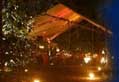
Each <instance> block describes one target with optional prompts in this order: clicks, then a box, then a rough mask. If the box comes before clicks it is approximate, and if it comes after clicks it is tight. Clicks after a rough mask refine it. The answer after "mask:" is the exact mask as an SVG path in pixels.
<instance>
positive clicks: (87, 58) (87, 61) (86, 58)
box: [84, 56, 91, 64]
mask: <svg viewBox="0 0 119 82" xmlns="http://www.w3.org/2000/svg"><path fill="white" fill-rule="evenodd" d="M90 61H91V57H90V56H87V57H85V58H84V62H85V63H86V64H87V63H89V62H90Z"/></svg>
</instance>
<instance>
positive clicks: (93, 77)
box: [89, 72, 95, 80]
mask: <svg viewBox="0 0 119 82" xmlns="http://www.w3.org/2000/svg"><path fill="white" fill-rule="evenodd" d="M89 79H90V80H94V79H95V74H94V73H93V72H91V73H89Z"/></svg>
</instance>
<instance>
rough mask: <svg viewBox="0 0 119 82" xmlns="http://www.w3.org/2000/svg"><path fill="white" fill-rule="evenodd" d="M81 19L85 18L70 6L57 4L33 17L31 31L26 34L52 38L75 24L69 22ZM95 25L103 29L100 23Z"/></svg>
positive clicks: (32, 36) (31, 36)
mask: <svg viewBox="0 0 119 82" xmlns="http://www.w3.org/2000/svg"><path fill="white" fill-rule="evenodd" d="M82 20H87V19H86V18H85V17H83V16H81V15H80V14H78V13H76V12H74V11H73V10H71V9H70V8H68V7H66V6H64V5H62V4H58V5H56V6H54V7H53V8H51V9H49V10H48V11H47V12H46V13H45V14H43V15H39V16H37V17H35V18H34V22H33V24H32V31H31V32H30V33H29V34H28V37H30V38H34V37H37V36H41V37H43V38H46V39H47V38H48V39H49V40H53V39H54V38H56V37H57V36H58V35H60V34H61V33H63V32H65V31H66V30H68V29H69V28H70V27H72V26H73V25H75V24H74V23H70V22H76V23H79V22H80V21H82ZM87 21H88V22H90V23H92V24H93V25H95V26H96V25H97V24H96V23H94V22H92V21H90V20H87ZM97 27H99V28H101V29H102V30H105V28H102V27H101V26H100V25H97Z"/></svg>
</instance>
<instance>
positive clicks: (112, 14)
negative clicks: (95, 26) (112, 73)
mask: <svg viewBox="0 0 119 82" xmlns="http://www.w3.org/2000/svg"><path fill="white" fill-rule="evenodd" d="M102 8H103V12H102V14H103V18H104V21H105V22H106V24H107V26H108V27H109V28H110V29H112V32H113V36H112V45H111V46H112V54H113V55H114V56H115V61H116V65H118V67H119V0H112V2H111V3H109V4H105V5H104V6H103V7H102Z"/></svg>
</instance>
